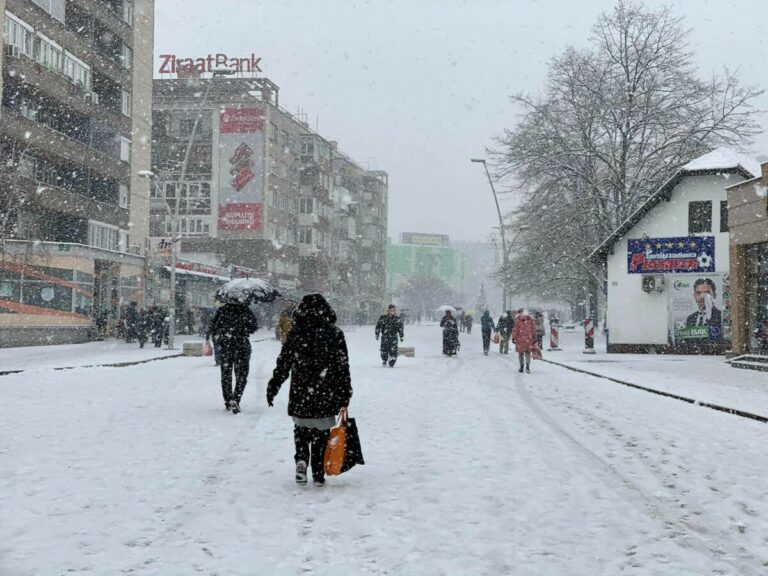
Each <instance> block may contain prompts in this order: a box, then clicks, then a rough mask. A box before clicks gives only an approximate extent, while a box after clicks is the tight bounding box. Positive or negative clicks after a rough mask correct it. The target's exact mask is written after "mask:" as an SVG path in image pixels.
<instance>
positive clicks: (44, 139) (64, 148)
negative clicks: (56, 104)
mask: <svg viewBox="0 0 768 576" xmlns="http://www.w3.org/2000/svg"><path fill="white" fill-rule="evenodd" d="M2 117H3V122H2V134H3V135H4V136H5V137H6V138H9V139H12V140H16V141H18V142H28V143H29V147H30V149H32V150H43V151H44V152H45V153H47V154H49V155H50V154H55V155H56V156H60V157H64V158H68V159H70V160H73V161H77V162H82V163H83V164H85V165H86V166H88V168H91V169H93V170H94V171H96V172H97V173H99V174H101V175H103V176H108V177H110V178H115V179H116V180H121V181H126V180H127V179H128V177H129V173H130V167H129V166H128V164H126V163H123V162H121V161H120V160H117V159H115V158H113V157H111V156H109V155H107V154H104V153H103V152H99V151H98V150H95V149H94V148H91V147H90V146H88V145H87V144H84V143H82V142H80V141H78V140H75V139H74V138H70V137H69V136H67V135H65V134H62V133H61V132H58V131H57V130H54V129H53V128H50V127H49V126H46V125H45V124H40V123H38V122H35V121H34V120H30V119H28V118H25V117H24V116H22V115H21V114H19V113H18V112H15V111H14V110H11V109H10V108H6V107H3V108H2Z"/></svg>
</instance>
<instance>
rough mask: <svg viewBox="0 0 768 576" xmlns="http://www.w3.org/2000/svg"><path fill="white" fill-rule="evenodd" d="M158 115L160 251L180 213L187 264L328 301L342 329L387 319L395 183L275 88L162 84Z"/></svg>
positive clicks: (155, 224)
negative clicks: (284, 102)
mask: <svg viewBox="0 0 768 576" xmlns="http://www.w3.org/2000/svg"><path fill="white" fill-rule="evenodd" d="M153 109H154V111H153V116H154V121H153V135H152V140H153V157H152V167H153V168H152V170H153V172H154V174H155V175H156V177H155V185H154V186H153V188H152V197H153V205H152V233H151V235H152V237H153V243H154V244H157V242H156V241H157V240H160V239H163V238H165V239H168V238H170V237H171V236H172V231H173V226H174V222H176V221H177V218H176V216H175V214H176V211H178V224H179V230H180V236H181V237H182V241H181V254H182V257H183V258H185V259H190V260H195V261H198V262H202V263H206V264H208V265H211V266H224V267H227V266H244V267H247V268H249V269H252V270H253V271H254V273H255V274H257V275H258V276H259V277H261V278H264V279H266V280H269V281H270V282H272V283H273V284H274V285H275V286H276V287H278V288H279V289H281V290H283V291H284V292H286V293H288V294H292V295H295V296H296V297H298V296H300V295H301V294H304V293H309V292H323V293H325V294H327V295H328V296H329V297H330V298H331V300H332V301H333V303H334V306H336V307H337V308H339V309H340V312H342V314H341V316H342V317H343V318H344V317H350V318H351V317H352V316H353V315H355V314H356V313H357V311H359V310H360V309H361V308H364V309H366V310H367V308H368V307H370V306H374V307H375V308H376V309H377V311H378V308H379V307H380V306H381V305H382V304H383V297H384V275H383V269H384V268H383V266H384V264H383V263H384V258H385V242H384V240H383V239H384V238H386V226H387V197H388V188H387V175H386V173H384V172H380V171H367V170H364V169H363V168H361V167H360V166H359V165H358V164H357V163H356V162H354V161H353V160H352V159H351V158H349V157H348V156H346V155H345V154H344V153H343V152H341V151H340V150H339V149H338V147H337V145H336V143H335V142H332V141H328V140H326V139H325V138H323V137H322V136H320V135H319V134H317V133H316V132H314V131H313V130H311V129H310V128H309V126H308V124H307V123H306V122H304V121H301V120H300V119H298V118H297V117H295V116H293V115H292V114H290V113H289V112H287V111H286V110H285V109H283V108H281V107H280V105H279V88H278V86H276V85H275V84H273V83H272V82H270V81H269V80H268V79H266V78H200V77H183V78H176V79H159V80H155V93H154V103H153ZM193 133H194V135H193ZM192 136H194V137H192ZM190 141H192V145H191V147H189V146H188V144H189V142H190ZM187 149H189V154H188V155H187ZM185 156H188V158H187V161H186V163H185V162H184V158H185ZM182 172H183V174H182ZM182 175H183V178H182ZM177 200H178V204H177V203H176V202H177ZM362 212H364V213H365V214H364V215H363V214H362ZM183 298H184V297H183V295H182V294H180V295H178V296H177V307H179V308H180V309H183V308H184V307H185V305H186V304H187V303H186V302H184V300H183ZM161 303H162V302H161Z"/></svg>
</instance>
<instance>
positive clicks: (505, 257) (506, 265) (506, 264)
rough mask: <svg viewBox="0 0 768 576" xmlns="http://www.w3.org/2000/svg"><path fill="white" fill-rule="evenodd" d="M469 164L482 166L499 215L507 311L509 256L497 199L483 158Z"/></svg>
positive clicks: (473, 159)
mask: <svg viewBox="0 0 768 576" xmlns="http://www.w3.org/2000/svg"><path fill="white" fill-rule="evenodd" d="M470 162H477V163H480V164H482V165H483V168H485V174H486V176H488V184H490V185H491V192H493V200H494V202H496V212H497V213H498V215H499V232H500V235H501V254H502V266H503V267H504V275H503V277H502V282H501V290H502V304H501V308H502V310H504V311H506V310H507V272H508V268H509V255H508V254H507V238H506V236H505V234H504V219H503V218H502V216H501V208H500V207H499V198H498V196H496V188H494V186H493V180H492V179H491V173H490V172H489V171H488V164H487V163H486V162H485V159H484V158H470Z"/></svg>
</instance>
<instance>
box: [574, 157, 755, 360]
mask: <svg viewBox="0 0 768 576" xmlns="http://www.w3.org/2000/svg"><path fill="white" fill-rule="evenodd" d="M758 174H760V166H759V164H758V162H757V161H755V160H752V159H750V158H744V157H741V156H739V155H738V154H736V153H734V152H733V151H731V150H728V149H725V148H720V149H717V150H714V151H713V152H710V153H709V154H705V155H704V156H701V157H700V158H697V159H695V160H693V161H691V162H689V163H688V164H686V165H685V166H683V167H682V168H681V169H680V170H678V171H677V172H676V173H675V174H674V176H672V177H671V178H670V179H669V180H668V181H667V182H666V183H664V185H663V186H661V188H659V189H658V190H657V191H656V192H655V193H654V194H653V195H652V196H651V197H650V198H649V199H648V200H647V201H646V202H645V203H644V204H643V205H642V206H641V207H640V208H638V210H637V211H636V212H635V213H634V214H632V216H630V217H629V218H628V219H627V221H626V222H624V223H623V224H622V225H621V226H620V227H619V228H618V229H616V230H615V231H614V232H613V233H612V234H611V235H610V236H609V237H608V238H607V239H606V240H605V241H604V242H603V243H602V244H601V245H600V246H598V248H597V249H595V251H594V252H593V253H592V254H591V255H590V257H589V259H590V260H591V261H593V262H603V263H604V264H605V267H606V272H607V317H606V327H607V328H608V342H609V345H608V351H609V352H673V351H674V352H709V353H720V352H723V351H725V349H727V348H728V345H729V341H730V306H729V303H730V302H729V301H730V277H729V257H728V241H729V240H728V203H727V200H728V196H727V193H726V190H725V188H726V187H727V186H731V185H733V184H737V183H739V182H741V181H743V180H747V179H750V178H752V177H754V176H755V175H758Z"/></svg>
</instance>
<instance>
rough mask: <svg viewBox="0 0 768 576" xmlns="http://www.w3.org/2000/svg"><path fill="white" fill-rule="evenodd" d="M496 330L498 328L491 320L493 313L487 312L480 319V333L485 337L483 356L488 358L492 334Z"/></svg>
mask: <svg viewBox="0 0 768 576" xmlns="http://www.w3.org/2000/svg"><path fill="white" fill-rule="evenodd" d="M494 330H496V326H495V325H494V323H493V318H491V313H490V312H488V310H486V311H485V312H483V315H482V316H481V317H480V333H481V334H482V336H483V354H485V355H486V356H488V350H490V348H491V333H492V332H493V331H494Z"/></svg>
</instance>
